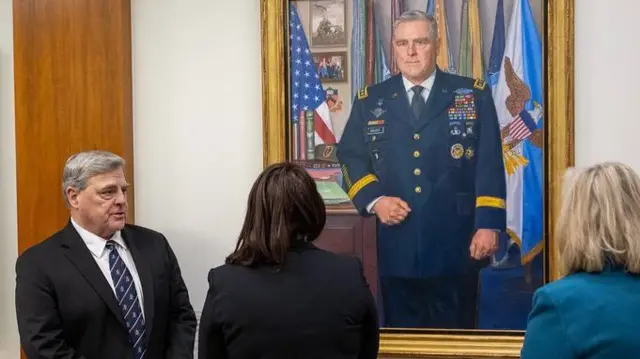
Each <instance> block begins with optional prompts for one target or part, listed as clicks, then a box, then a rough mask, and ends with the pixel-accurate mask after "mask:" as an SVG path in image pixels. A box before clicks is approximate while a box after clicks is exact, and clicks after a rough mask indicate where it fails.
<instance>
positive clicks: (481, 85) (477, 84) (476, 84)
mask: <svg viewBox="0 0 640 359" xmlns="http://www.w3.org/2000/svg"><path fill="white" fill-rule="evenodd" d="M486 85H487V83H486V82H485V81H484V80H483V79H476V81H475V82H474V83H473V87H475V88H477V89H478V90H484V87H485V86H486Z"/></svg>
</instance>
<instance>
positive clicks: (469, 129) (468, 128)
mask: <svg viewBox="0 0 640 359" xmlns="http://www.w3.org/2000/svg"><path fill="white" fill-rule="evenodd" d="M465 125H466V129H465V134H467V135H470V136H472V135H473V121H467V122H466V124H465Z"/></svg>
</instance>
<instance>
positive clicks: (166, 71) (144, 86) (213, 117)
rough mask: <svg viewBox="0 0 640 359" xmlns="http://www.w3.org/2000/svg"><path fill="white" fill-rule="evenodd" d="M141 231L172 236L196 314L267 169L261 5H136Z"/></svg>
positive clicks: (138, 0)
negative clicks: (249, 196) (257, 180)
mask: <svg viewBox="0 0 640 359" xmlns="http://www.w3.org/2000/svg"><path fill="white" fill-rule="evenodd" d="M132 18H133V20H132V22H133V101H134V158H135V180H134V181H135V182H134V184H135V186H136V189H135V196H136V197H135V204H136V223H137V224H140V225H142V226H147V227H150V228H154V229H156V230H159V231H161V232H163V233H164V234H165V235H166V236H167V238H168V239H169V241H170V243H171V245H172V247H173V249H174V251H175V252H176V256H177V257H178V260H179V262H180V265H181V267H182V270H183V275H184V277H185V279H186V282H187V286H188V287H189V291H190V294H191V298H192V303H193V305H194V309H195V310H196V311H200V310H201V309H202V305H203V302H204V298H205V295H206V290H207V281H206V278H207V272H208V270H209V269H210V268H211V267H213V266H216V265H218V264H221V263H222V262H223V260H224V257H225V256H226V255H227V254H228V253H230V252H231V250H232V249H233V246H234V244H235V240H236V237H237V235H238V233H239V230H240V226H241V225H242V220H243V215H244V211H245V207H246V197H247V194H248V192H249V189H250V187H251V184H252V183H253V180H254V179H255V178H256V176H257V175H258V173H259V172H260V170H261V169H262V122H261V121H262V120H261V118H262V110H261V106H262V105H261V104H262V103H261V91H262V89H261V68H260V66H261V65H260V63H261V59H260V54H261V48H260V6H259V2H258V1H256V0H243V1H227V0H215V1H211V0H179V1H178V0H163V1H158V0H134V1H132Z"/></svg>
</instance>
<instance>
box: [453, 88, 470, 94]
mask: <svg viewBox="0 0 640 359" xmlns="http://www.w3.org/2000/svg"><path fill="white" fill-rule="evenodd" d="M453 92H454V93H455V94H458V95H468V94H470V93H473V90H472V89H468V88H459V89H456V90H454V91H453Z"/></svg>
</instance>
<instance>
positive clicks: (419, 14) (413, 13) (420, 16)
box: [393, 10, 438, 40]
mask: <svg viewBox="0 0 640 359" xmlns="http://www.w3.org/2000/svg"><path fill="white" fill-rule="evenodd" d="M410 21H426V22H428V23H429V25H431V32H430V35H429V36H430V38H431V39H432V40H437V39H438V23H437V22H436V19H435V18H434V17H433V16H431V15H427V13H426V12H424V11H421V10H409V11H405V12H403V13H402V15H400V17H398V18H397V19H396V21H394V22H393V33H395V32H396V27H398V25H400V24H401V23H403V22H410Z"/></svg>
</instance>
